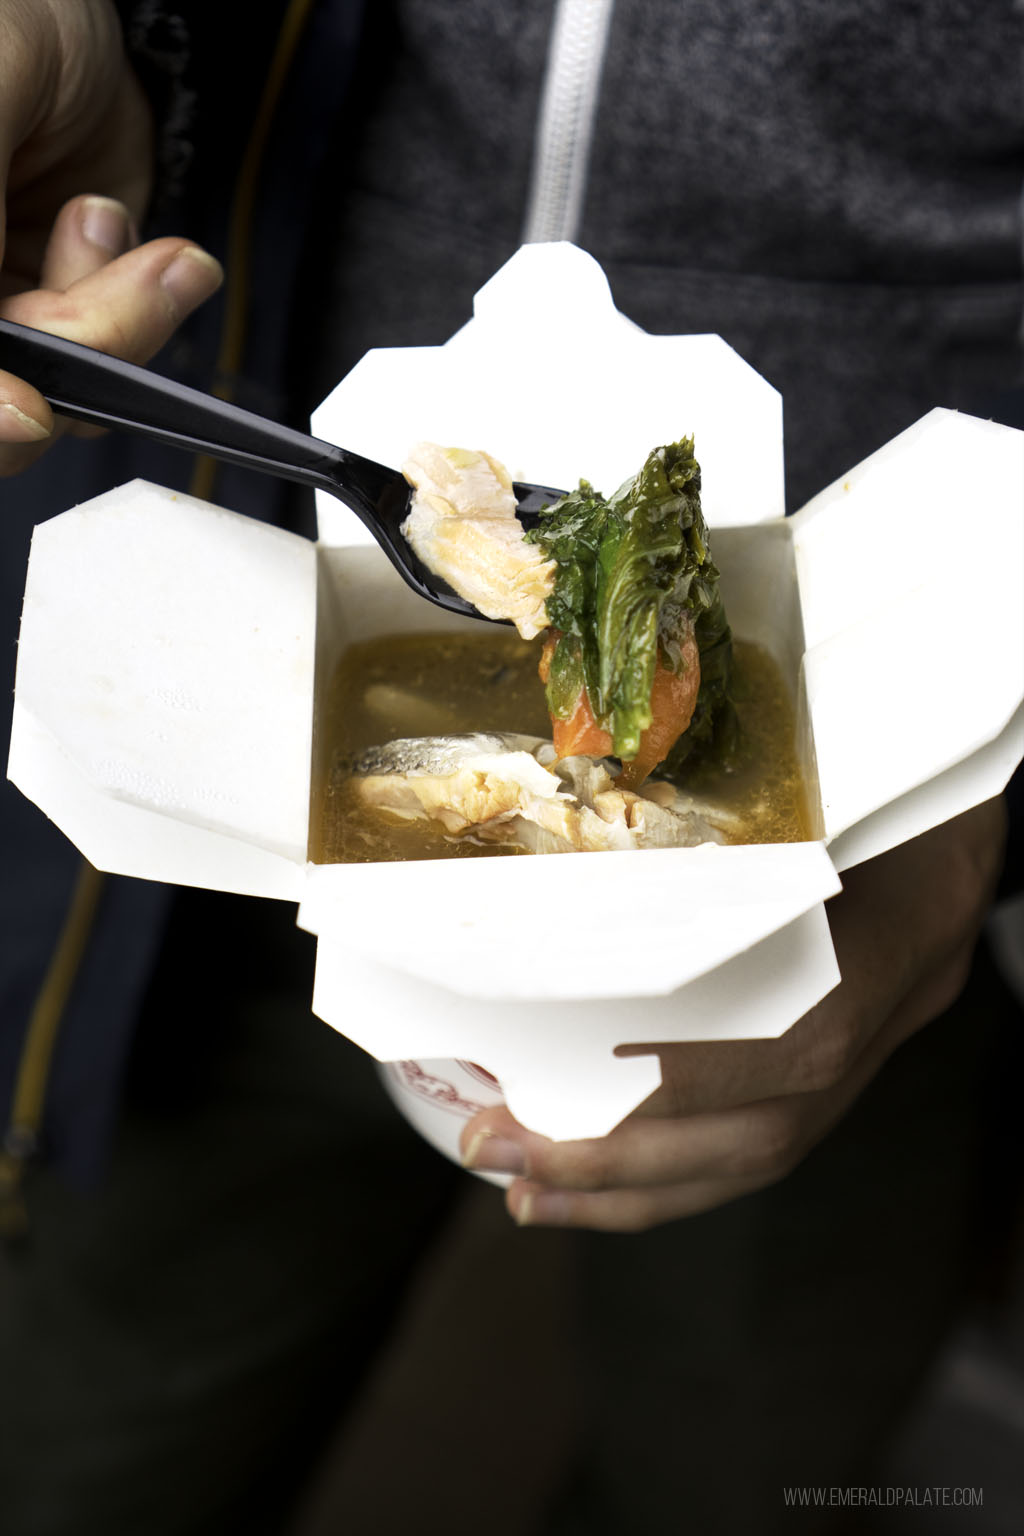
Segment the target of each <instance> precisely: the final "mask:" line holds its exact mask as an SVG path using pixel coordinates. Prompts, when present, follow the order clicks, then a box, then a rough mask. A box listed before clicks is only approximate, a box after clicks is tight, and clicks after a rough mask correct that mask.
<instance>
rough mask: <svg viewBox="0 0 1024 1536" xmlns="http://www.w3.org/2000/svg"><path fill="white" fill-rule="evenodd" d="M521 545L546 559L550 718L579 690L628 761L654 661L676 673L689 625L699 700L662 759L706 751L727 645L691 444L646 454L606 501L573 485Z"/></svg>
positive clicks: (721, 699) (644, 721)
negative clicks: (550, 580)
mask: <svg viewBox="0 0 1024 1536" xmlns="http://www.w3.org/2000/svg"><path fill="white" fill-rule="evenodd" d="M528 538H529V539H530V540H531V541H532V542H535V543H538V544H540V545H541V547H542V548H543V551H544V554H545V556H546V557H547V558H548V559H552V560H554V561H555V563H556V575H555V586H554V591H553V593H552V595H551V597H550V598H549V599H548V604H547V607H548V616H549V618H550V620H551V623H552V625H553V627H554V628H556V629H558V630H560V631H561V632H562V633H561V637H560V639H559V641H558V644H557V646H556V647H555V651H554V654H553V656H552V664H551V671H550V674H549V678H548V683H547V689H548V705H549V708H550V710H551V713H552V714H553V715H554V716H556V718H559V719H567V718H569V716H570V715H571V714H572V713H573V710H574V708H575V705H576V702H577V700H578V698H579V693H580V690H581V688H586V691H587V696H588V699H589V702H590V707H591V710H592V712H593V714H594V718H595V720H596V721H597V724H598V725H599V726H600V727H601V728H602V729H604V730H606V731H608V732H609V734H610V735H611V738H612V750H613V752H614V753H615V755H616V756H618V757H620V758H622V759H623V760H624V761H630V760H631V759H632V758H633V757H635V756H636V754H637V752H638V750H639V745H640V737H641V734H642V733H643V731H644V730H646V729H647V727H648V726H649V725H650V723H651V710H650V697H651V687H652V684H653V681H654V672H655V667H656V665H657V662H658V657H659V654H660V656H661V659H662V665H664V666H667V667H668V668H669V669H670V670H673V671H675V670H678V667H679V666H680V664H681V647H682V644H683V642H684V640H685V639H686V637H687V635H688V634H689V633H690V630H691V627H692V629H693V632H694V634H695V637H696V640H697V644H698V648H699V651H700V658H701V684H700V692H699V694H698V698H697V705H696V708H695V710H694V716H693V721H692V723H691V726H690V728H689V730H687V731H686V732H685V733H684V735H683V736H682V737H681V738H680V740H679V742H677V744H676V747H675V748H674V749H673V753H672V754H670V759H669V761H670V762H675V761H676V758H677V755H678V760H679V761H680V762H682V761H685V760H686V758H687V757H688V756H689V755H690V754H691V753H693V752H695V751H699V752H706V751H707V750H709V749H711V748H713V746H714V741H715V722H716V720H718V719H719V717H723V718H724V716H725V715H726V714H727V713H728V708H727V706H728V688H729V676H730V669H731V659H732V644H731V634H730V631H729V626H728V622H727V621H726V617H725V610H724V608H723V607H722V602H721V598H720V596H719V592H718V570H717V567H716V566H715V565H714V562H713V561H712V559H711V554H710V549H709V546H708V535H707V527H706V525H705V522H704V518H703V515H702V513H701V506H700V467H699V465H698V463H697V460H696V458H695V457H694V452H693V439H692V438H683V439H681V440H680V441H679V442H677V443H670V444H668V445H667V446H665V447H661V448H656V449H654V450H653V452H651V453H650V454H649V455H648V456H647V459H646V460H645V462H644V464H643V466H642V468H641V469H640V471H639V473H638V474H636V475H634V476H633V477H632V479H630V480H627V481H626V482H625V483H624V484H623V485H621V486H620V487H619V489H618V490H617V491H616V492H615V493H614V495H613V496H611V497H609V498H608V499H605V498H604V497H603V496H601V495H600V493H599V492H597V491H595V490H594V488H593V486H592V485H590V484H589V482H587V481H585V480H584V481H581V482H580V485H579V488H578V490H575V491H571V492H570V493H569V494H568V495H567V496H563V497H562V498H561V499H560V500H559V501H557V502H555V503H554V505H553V506H551V507H548V508H545V510H544V512H543V513H542V514H541V521H540V523H539V524H538V526H537V527H536V528H535V529H534V530H533V532H532V533H530V534H529V535H528ZM573 689H575V690H576V691H575V692H572V690H573ZM720 734H721V733H720ZM691 737H692V738H693V739H692V740H689V738H691ZM723 739H724V738H723ZM684 742H687V743H688V745H687V746H686V748H685V749H682V744H683V743H684ZM681 749H682V750H681Z"/></svg>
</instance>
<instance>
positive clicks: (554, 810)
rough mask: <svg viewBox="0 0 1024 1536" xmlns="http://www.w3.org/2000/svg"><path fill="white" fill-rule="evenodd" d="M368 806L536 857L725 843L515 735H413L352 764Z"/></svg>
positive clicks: (582, 762) (697, 818) (690, 820)
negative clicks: (434, 824)
mask: <svg viewBox="0 0 1024 1536" xmlns="http://www.w3.org/2000/svg"><path fill="white" fill-rule="evenodd" d="M352 774H353V782H354V786H355V790H356V793H357V795H358V796H359V798H360V800H361V801H362V803H363V805H364V806H366V807H367V809H373V810H376V811H382V812H386V813H390V814H391V815H392V816H396V817H400V818H405V819H409V818H424V817H425V818H429V819H430V820H433V821H438V822H440V823H441V825H442V826H443V827H444V828H445V830H446V831H447V832H448V833H450V834H452V835H454V836H470V835H471V836H474V837H477V838H479V839H480V840H481V841H483V842H493V843H511V844H514V845H516V846H518V847H521V848H525V849H526V850H527V851H529V852H531V853H573V852H576V853H598V852H613V851H617V850H619V851H621V850H626V849H632V848H687V847H693V846H695V845H696V844H698V843H705V842H724V841H725V840H726V837H725V831H726V830H727V829H722V828H720V827H717V826H715V825H714V822H713V820H712V819H710V818H709V817H707V816H705V815H702V814H700V813H697V812H695V811H692V810H690V809H688V808H683V809H679V810H677V809H676V808H675V802H674V801H673V802H672V803H671V804H668V805H665V804H662V803H660V800H661V798H662V797H661V796H658V797H654V796H650V797H648V796H645V795H642V794H636V793H634V792H633V791H631V790H629V789H624V788H622V787H621V784H619V783H616V782H615V781H614V780H613V779H612V778H611V776H610V774H609V772H608V769H607V766H606V765H605V764H604V763H602V762H599V761H594V760H593V759H592V758H590V757H571V758H564V759H560V760H555V758H554V749H553V747H552V745H551V743H550V742H545V741H541V740H539V739H538V738H537V737H532V736H520V735H514V734H511V733H500V732H491V733H484V732H480V733H477V734H476V735H471V736H431V737H411V738H405V739H402V740H398V741H392V742H388V743H386V744H385V745H384V746H381V747H374V748H371V749H370V750H369V751H367V752H364V753H362V754H360V756H359V757H358V758H357V759H356V760H355V762H354V763H353V764H352Z"/></svg>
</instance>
